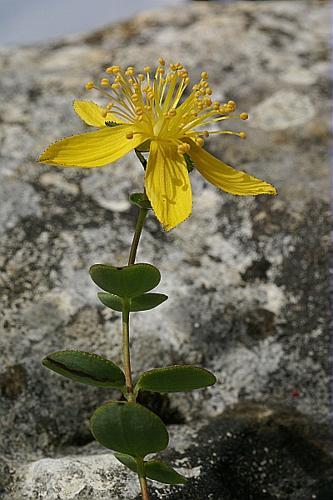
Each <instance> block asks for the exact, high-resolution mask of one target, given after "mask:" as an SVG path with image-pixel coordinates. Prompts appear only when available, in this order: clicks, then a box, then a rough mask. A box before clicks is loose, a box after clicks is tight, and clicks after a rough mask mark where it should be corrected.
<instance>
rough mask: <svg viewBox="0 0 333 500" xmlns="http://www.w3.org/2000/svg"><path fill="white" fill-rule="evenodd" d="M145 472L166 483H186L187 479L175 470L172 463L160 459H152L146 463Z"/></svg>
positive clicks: (155, 479)
mask: <svg viewBox="0 0 333 500" xmlns="http://www.w3.org/2000/svg"><path fill="white" fill-rule="evenodd" d="M144 468H145V474H146V476H147V477H149V479H153V480H154V481H159V482H160V483H166V484H185V483H186V481H187V479H186V477H185V476H182V475H181V474H179V473H178V472H176V471H175V469H173V468H172V467H171V466H170V465H168V464H165V463H163V462H160V461H158V460H150V461H149V462H145V464H144Z"/></svg>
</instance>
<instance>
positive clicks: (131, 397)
mask: <svg viewBox="0 0 333 500" xmlns="http://www.w3.org/2000/svg"><path fill="white" fill-rule="evenodd" d="M147 213H148V210H147V209H145V208H140V211H139V214H138V219H137V222H136V226H135V232H134V236H133V241H132V245H131V250H130V255H129V258H128V265H131V264H134V262H135V258H136V253H137V250H138V245H139V241H140V237H141V233H142V229H143V225H144V222H145V220H146V216H147ZM129 315H130V304H129V301H128V300H126V299H124V301H123V311H122V330H123V358H124V372H125V380H126V395H127V400H128V401H134V402H135V400H136V395H135V394H134V390H133V379H132V369H131V354H130V341H129V336H130V328H129Z"/></svg>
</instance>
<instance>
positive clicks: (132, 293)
mask: <svg viewBox="0 0 333 500" xmlns="http://www.w3.org/2000/svg"><path fill="white" fill-rule="evenodd" d="M90 276H91V278H92V280H93V281H94V282H95V283H96V285H98V286H99V287H100V288H102V290H105V291H106V292H110V293H113V294H115V295H119V296H120V297H123V298H132V297H136V296H137V295H142V294H143V293H145V292H148V291H149V290H151V289H152V288H155V286H157V285H158V284H159V282H160V280H161V275H160V272H159V270H158V269H156V267H154V266H152V265H151V264H132V265H130V266H125V267H114V266H110V265H108V264H95V265H94V266H92V267H91V268H90Z"/></svg>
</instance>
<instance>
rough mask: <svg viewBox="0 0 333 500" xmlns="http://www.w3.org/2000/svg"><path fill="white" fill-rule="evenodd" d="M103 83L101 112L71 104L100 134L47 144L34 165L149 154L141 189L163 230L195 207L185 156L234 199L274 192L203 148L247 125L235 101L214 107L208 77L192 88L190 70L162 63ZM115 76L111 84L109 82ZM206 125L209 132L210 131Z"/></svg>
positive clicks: (98, 162)
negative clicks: (234, 124) (229, 126)
mask: <svg viewBox="0 0 333 500" xmlns="http://www.w3.org/2000/svg"><path fill="white" fill-rule="evenodd" d="M106 73H107V75H108V78H102V80H101V81H100V86H97V85H95V84H94V83H93V82H88V83H87V84H86V89H87V90H91V89H96V90H99V92H101V93H102V94H103V95H104V96H106V97H107V98H108V101H109V102H108V104H106V106H105V107H101V106H98V105H97V104H95V103H93V102H90V101H74V110H75V111H76V113H77V114H78V115H79V116H80V118H81V119H82V120H83V121H84V122H85V123H87V124H88V125H91V126H93V127H97V128H98V129H99V130H97V131H94V132H89V133H83V134H80V135H75V136H71V137H68V138H66V139H62V140H60V141H57V142H55V143H54V144H51V145H50V146H49V147H48V148H47V149H46V150H45V151H44V153H43V154H42V155H41V156H40V158H39V161H40V162H42V163H49V164H52V165H62V166H65V167H67V166H76V167H86V168H91V167H100V166H104V165H107V164H109V163H113V162H115V161H116V160H118V159H119V158H121V157H122V156H124V155H126V154H127V153H129V152H130V151H131V150H133V149H136V148H141V150H144V149H145V148H146V150H149V158H148V164H147V168H146V172H145V189H146V193H147V196H148V198H149V200H150V202H151V205H152V207H153V210H154V212H155V214H156V216H157V218H158V220H159V221H160V222H161V223H162V224H163V226H164V228H165V229H166V230H170V229H172V228H173V227H175V226H177V225H178V224H180V223H181V222H183V221H184V220H185V219H186V218H187V217H189V215H190V214H191V210H192V192H191V185H190V179H189V174H188V168H187V160H188V157H189V158H190V159H191V160H192V162H193V164H194V166H195V168H196V169H197V170H198V171H199V172H200V173H201V174H202V175H203V177H205V179H207V180H208V181H209V182H210V183H212V184H214V186H216V187H218V188H220V189H222V190H223V191H226V192H227V193H231V194H234V195H243V196H248V195H258V194H276V190H275V188H274V187H273V186H271V185H270V184H268V183H267V182H264V181H261V180H259V179H257V178H256V177H253V176H251V175H248V174H246V173H245V172H241V171H238V170H235V169H234V168H232V167H230V166H228V165H226V164H225V163H223V162H222V161H220V160H218V159H217V158H215V157H214V156H212V155H211V154H209V153H208V152H207V151H205V150H204V149H203V145H204V139H205V138H207V137H209V136H214V135H218V134H231V135H236V136H239V137H241V138H244V137H245V134H244V132H232V131H230V130H211V128H212V126H213V125H217V124H218V123H219V122H222V121H224V120H228V119H232V118H238V119H241V120H246V119H247V118H248V115H247V113H241V114H238V115H235V114H233V112H234V111H235V109H236V104H235V102H234V101H228V102H227V103H224V104H221V103H220V102H212V99H211V95H212V90H211V88H210V86H209V83H208V74H207V73H206V72H203V73H201V79H200V81H199V82H198V83H196V84H195V85H193V86H192V88H191V89H190V91H189V92H188V93H187V97H186V98H184V97H183V95H184V92H185V90H186V89H188V88H189V85H190V78H189V76H188V71H187V70H186V69H185V68H184V67H183V66H182V65H181V64H179V63H177V64H171V65H170V69H169V70H166V68H165V61H164V60H163V59H160V60H159V65H158V67H157V69H156V71H155V73H152V72H151V68H150V67H149V66H147V67H145V68H144V70H143V72H142V73H139V74H136V72H135V69H134V67H128V68H127V69H126V70H125V71H123V70H122V69H121V68H120V67H119V66H111V67H109V68H107V69H106ZM110 76H111V77H112V81H110V79H109V77H110ZM207 127H208V128H209V130H207Z"/></svg>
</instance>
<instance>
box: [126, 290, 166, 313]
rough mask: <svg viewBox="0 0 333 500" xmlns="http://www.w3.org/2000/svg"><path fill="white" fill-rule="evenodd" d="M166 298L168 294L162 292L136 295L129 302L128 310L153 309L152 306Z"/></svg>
mask: <svg viewBox="0 0 333 500" xmlns="http://www.w3.org/2000/svg"><path fill="white" fill-rule="evenodd" d="M167 298H168V296H167V295H164V294H163V293H145V294H143V295H139V296H138V297H133V299H131V302H130V311H132V312H136V311H148V310H149V309H154V307H157V306H159V305H160V304H162V303H163V302H164V301H165V300H167Z"/></svg>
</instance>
